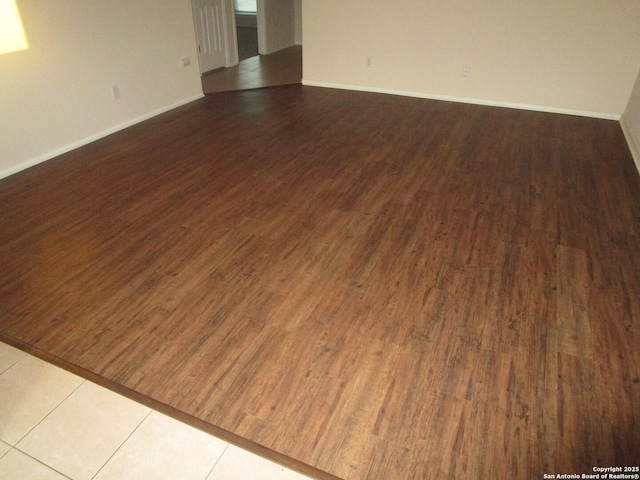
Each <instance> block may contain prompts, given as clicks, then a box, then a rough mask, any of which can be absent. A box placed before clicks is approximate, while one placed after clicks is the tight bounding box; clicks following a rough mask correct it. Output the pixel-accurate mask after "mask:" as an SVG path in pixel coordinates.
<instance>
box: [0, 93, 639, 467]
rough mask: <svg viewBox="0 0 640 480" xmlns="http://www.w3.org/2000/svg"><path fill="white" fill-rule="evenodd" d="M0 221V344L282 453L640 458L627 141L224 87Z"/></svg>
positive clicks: (131, 136)
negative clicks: (1, 340)
mask: <svg viewBox="0 0 640 480" xmlns="http://www.w3.org/2000/svg"><path fill="white" fill-rule="evenodd" d="M0 204H1V205H2V208H1V209H0V225H1V230H0V265H1V268H0V305H2V307H1V309H0V315H1V317H0V322H1V324H0V338H1V339H3V340H5V341H8V342H9V343H12V344H14V345H19V346H21V347H22V348H25V349H27V350H29V351H32V352H35V353H36V354H38V355H41V356H43V357H44V358H47V359H49V360H52V361H54V362H56V363H58V364H62V365H64V366H66V367H67V368H70V369H72V370H74V371H79V372H81V373H82V374H84V375H86V376H88V377H90V378H92V379H98V380H100V381H101V382H102V383H103V384H106V385H109V386H110V387H111V388H116V389H119V390H120V391H124V392H125V393H127V394H129V395H132V396H134V397H137V398H141V399H144V400H145V401H147V402H149V403H150V404H151V405H153V406H158V405H160V406H164V407H163V408H164V411H167V412H169V413H172V414H173V415H176V416H178V417H180V418H182V419H186V420H188V421H191V422H192V423H194V424H195V425H197V426H199V427H201V428H204V429H207V430H209V431H212V432H214V433H216V434H221V435H222V436H226V437H225V438H230V439H232V440H234V441H237V442H240V443H242V444H243V446H245V447H247V446H248V447H250V448H253V449H254V450H257V451H258V452H260V453H262V454H266V455H268V456H270V457H271V458H275V459H276V460H278V461H282V462H284V463H287V464H288V465H291V466H294V467H296V468H302V469H304V468H305V467H303V466H302V464H308V465H311V466H313V467H316V468H317V469H319V470H321V471H324V472H328V473H329V474H332V475H335V476H337V477H341V478H349V479H396V478H407V479H423V478H424V479H427V478H469V479H492V478H518V479H524V478H527V479H529V478H542V477H543V474H544V473H549V474H556V473H578V474H579V473H592V468H593V467H594V466H622V465H629V464H632V465H637V463H638V460H639V457H638V452H640V350H639V349H638V345H640V295H639V292H640V178H639V176H638V173H637V172H636V170H635V168H634V164H633V161H632V159H631V156H630V153H629V151H628V149H627V147H626V145H625V142H624V138H623V135H622V132H621V129H620V126H619V124H618V123H617V122H613V121H606V120H597V119H589V118H580V117H571V116H562V115H552V114H544V113H536V112H524V111H516V110H509V109H499V108H490V107H481V106H473V105H461V104H453V103H446V102H436V101H428V100H419V99H410V98H403V97H393V96H385V95H376V94H368V93H357V92H346V91H335V90H328V89H314V88H309V87H302V86H291V87H278V88H272V89H265V90H253V91H245V92H233V93H224V94H218V95H215V96H210V97H205V98H204V99H201V100H199V101H197V102H194V103H193V104H190V105H188V106H185V107H182V108H180V109H178V110H175V111H172V112H170V113H167V114H165V115H162V116H160V117H157V118H154V119H152V120H149V121H147V122H145V123H143V124H140V125H137V126H135V127H132V128H130V129H127V130H126V131H122V132H120V133H117V134H115V135H112V136H110V137H108V138H106V139H103V140H100V141H97V142H95V143H93V144H91V145H88V146H86V147H83V148H81V149H78V150H76V151H74V152H71V153H69V154H66V155H64V156H62V157H59V158H58V159H55V160H52V161H49V162H47V163H45V164H42V165H40V166H37V167H34V168H32V169H30V170H28V171H25V172H22V173H20V174H17V175H14V176H12V177H9V178H6V179H4V180H2V181H0ZM243 439H244V440H243ZM307 471H311V470H307ZM313 472H315V474H316V475H318V476H322V474H321V473H318V471H313Z"/></svg>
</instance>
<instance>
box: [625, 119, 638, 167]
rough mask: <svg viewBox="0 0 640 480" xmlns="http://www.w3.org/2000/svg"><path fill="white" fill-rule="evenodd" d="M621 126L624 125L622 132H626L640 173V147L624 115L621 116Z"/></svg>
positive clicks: (626, 137) (628, 143)
mask: <svg viewBox="0 0 640 480" xmlns="http://www.w3.org/2000/svg"><path fill="white" fill-rule="evenodd" d="M620 126H621V127H622V133H624V138H625V139H626V140H627V145H629V150H630V151H631V156H632V157H633V161H634V163H635V164H636V168H637V169H638V173H639V174H640V148H638V145H636V143H635V141H634V140H633V135H632V134H631V129H630V128H629V125H628V124H627V120H626V119H625V117H624V115H622V117H621V118H620Z"/></svg>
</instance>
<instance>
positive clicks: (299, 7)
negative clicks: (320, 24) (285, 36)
mask: <svg viewBox="0 0 640 480" xmlns="http://www.w3.org/2000/svg"><path fill="white" fill-rule="evenodd" d="M295 15H296V45H302V0H295Z"/></svg>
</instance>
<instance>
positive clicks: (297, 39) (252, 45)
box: [193, 0, 302, 94]
mask: <svg viewBox="0 0 640 480" xmlns="http://www.w3.org/2000/svg"><path fill="white" fill-rule="evenodd" d="M218 1H220V2H222V5H223V8H224V9H225V10H224V11H223V15H222V16H221V17H220V18H221V20H222V21H223V22H222V24H221V26H220V27H218V25H217V24H216V23H210V24H211V25H212V26H214V27H216V28H218V31H217V34H218V35H222V37H225V38H227V39H228V43H227V45H226V50H227V52H226V64H225V65H224V68H217V69H208V70H207V69H203V68H202V65H203V63H202V60H201V75H202V86H203V91H204V93H205V94H209V93H215V92H220V91H229V90H244V89H251V88H262V87H267V86H274V85H287V84H292V83H301V81H302V2H301V0H193V2H194V17H195V23H196V30H197V29H198V28H200V27H199V25H198V21H199V18H198V11H197V10H196V3H197V2H205V3H211V2H218ZM254 5H255V6H254ZM236 9H237V10H238V11H236ZM254 9H255V13H254ZM200 23H202V22H200ZM241 28H246V29H251V30H249V31H246V30H240V29H241ZM243 34H247V35H245V36H244V37H243V36H242V35H243ZM211 35H212V36H213V35H214V34H213V33H212V34H211ZM247 37H248V41H247ZM256 37H257V38H256ZM199 42H200V40H199ZM256 43H257V47H256ZM199 48H200V47H199ZM256 48H257V50H258V52H257V54H256V52H255V51H256Z"/></svg>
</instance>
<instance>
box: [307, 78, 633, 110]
mask: <svg viewBox="0 0 640 480" xmlns="http://www.w3.org/2000/svg"><path fill="white" fill-rule="evenodd" d="M302 84H303V85H306V86H309V87H323V88H337V89H341V90H355V91H360V92H371V93H385V94H389V95H400V96H403V97H416V98H426V99H429V100H442V101H446V102H457V103H470V104H473V105H486V106H489V107H503V108H514V109H517V110H532V111H536V112H545V113H559V114H563V115H576V116H579V117H591V118H600V119H603V120H620V117H621V115H619V114H615V113H604V112H591V111H587V110H575V109H572V108H558V107H548V106H546V105H531V104H527V103H512V102H497V101H493V100H484V99H481V98H473V97H456V96H450V95H436V94H430V93H422V92H413V91H409V90H395V89H389V88H375V87H365V86H362V85H349V84H343V83H330V82H316V81H313V80H304V79H303V80H302Z"/></svg>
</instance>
